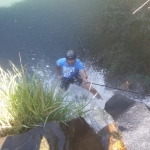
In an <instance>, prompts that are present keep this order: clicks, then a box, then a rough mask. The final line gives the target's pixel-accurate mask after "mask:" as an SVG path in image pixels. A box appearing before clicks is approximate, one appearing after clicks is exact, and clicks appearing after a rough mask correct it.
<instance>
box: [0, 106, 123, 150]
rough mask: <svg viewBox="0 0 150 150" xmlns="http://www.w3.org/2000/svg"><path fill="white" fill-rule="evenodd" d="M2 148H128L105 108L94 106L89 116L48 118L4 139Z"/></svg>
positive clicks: (39, 149) (86, 149) (108, 149)
mask: <svg viewBox="0 0 150 150" xmlns="http://www.w3.org/2000/svg"><path fill="white" fill-rule="evenodd" d="M0 147H1V150H6V149H8V150H114V149H115V150H126V148H125V145H124V142H123V139H122V135H121V132H120V131H119V129H118V127H117V125H116V124H115V123H114V120H113V119H112V117H111V116H110V115H109V114H108V113H107V112H106V111H105V110H103V109H100V108H98V107H95V106H94V108H93V110H92V112H91V113H90V115H89V118H88V117H86V118H82V117H80V118H76V119H73V120H71V121H69V122H67V124H64V123H60V122H48V123H47V124H46V126H45V127H44V126H43V125H42V124H41V125H40V126H38V127H35V128H34V129H32V130H30V131H28V132H27V133H24V134H21V135H17V136H9V137H5V138H1V139H0Z"/></svg>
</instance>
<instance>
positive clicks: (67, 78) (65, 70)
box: [56, 50, 102, 99]
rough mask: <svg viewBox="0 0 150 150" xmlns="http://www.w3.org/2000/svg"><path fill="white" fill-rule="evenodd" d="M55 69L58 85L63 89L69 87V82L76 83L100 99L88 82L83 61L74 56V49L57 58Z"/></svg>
mask: <svg viewBox="0 0 150 150" xmlns="http://www.w3.org/2000/svg"><path fill="white" fill-rule="evenodd" d="M56 69H57V73H58V78H59V80H60V87H61V88H62V89H64V90H65V91H66V90H67V89H68V88H69V85H70V84H76V85H78V86H80V87H82V88H84V89H86V90H88V91H90V92H91V93H92V94H93V95H94V97H96V98H97V99H102V97H101V95H100V94H99V93H98V91H97V90H96V89H94V88H93V87H92V86H91V84H90V83H89V82H88V80H87V78H88V76H87V74H86V71H85V70H84V66H83V63H82V62H81V61H80V60H79V59H77V58H76V53H75V51H73V50H69V51H67V53H66V57H65V58H60V59H59V60H57V62H56Z"/></svg>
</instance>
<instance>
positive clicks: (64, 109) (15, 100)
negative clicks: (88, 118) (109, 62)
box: [0, 63, 84, 136]
mask: <svg viewBox="0 0 150 150" xmlns="http://www.w3.org/2000/svg"><path fill="white" fill-rule="evenodd" d="M11 68H12V71H11V72H10V71H7V72H6V71H4V70H3V69H2V68H1V67H0V106H1V109H0V136H6V135H12V134H19V133H23V132H25V131H27V130H28V129H30V128H32V127H34V126H36V125H38V123H46V122H47V121H63V122H66V121H68V120H70V119H72V118H75V117H77V116H79V115H82V114H83V113H84V111H83V109H84V104H76V103H75V102H74V101H67V100H66V97H67V95H65V96H62V93H61V92H60V91H59V90H57V88H56V86H52V87H49V86H48V85H47V86H46V85H45V84H44V79H41V78H39V76H38V75H37V74H36V73H34V74H33V75H32V76H30V75H29V74H28V72H27V71H26V69H25V68H23V67H22V69H18V68H17V67H15V65H14V64H12V63H11Z"/></svg>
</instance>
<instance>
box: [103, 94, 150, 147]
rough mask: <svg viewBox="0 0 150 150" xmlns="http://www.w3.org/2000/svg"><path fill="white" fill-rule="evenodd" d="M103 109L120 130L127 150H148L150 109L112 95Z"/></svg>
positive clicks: (149, 145)
mask: <svg viewBox="0 0 150 150" xmlns="http://www.w3.org/2000/svg"><path fill="white" fill-rule="evenodd" d="M105 109H106V111H107V112H109V113H110V114H111V115H112V117H113V118H114V120H115V122H116V123H117V125H118V127H119V129H120V131H122V135H123V138H124V142H125V144H126V146H127V149H128V150H150V143H149V140H150V110H149V108H148V107H147V106H146V105H145V104H143V103H140V102H134V101H133V100H131V99H128V98H125V97H124V96H121V95H114V96H113V97H112V98H111V99H110V100H108V101H107V104H106V106H105Z"/></svg>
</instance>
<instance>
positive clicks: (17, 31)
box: [0, 0, 150, 121]
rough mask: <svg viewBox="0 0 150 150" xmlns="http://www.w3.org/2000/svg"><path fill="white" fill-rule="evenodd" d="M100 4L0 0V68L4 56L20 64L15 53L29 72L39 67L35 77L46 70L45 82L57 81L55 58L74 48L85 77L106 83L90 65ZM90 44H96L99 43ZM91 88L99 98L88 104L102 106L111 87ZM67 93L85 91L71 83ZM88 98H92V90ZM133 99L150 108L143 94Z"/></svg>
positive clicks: (77, 0)
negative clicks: (99, 95) (83, 68)
mask: <svg viewBox="0 0 150 150" xmlns="http://www.w3.org/2000/svg"><path fill="white" fill-rule="evenodd" d="M104 7H105V1H103V0H92V1H91V0H86V1H85V0H0V52H1V53H0V66H2V67H3V68H4V69H7V68H9V65H8V60H10V61H12V62H13V63H14V64H15V65H17V66H20V59H19V53H20V55H21V58H22V63H23V64H27V65H28V67H29V69H30V70H31V71H34V70H35V69H36V68H37V67H38V68H39V69H40V71H39V72H38V73H39V75H40V76H44V75H45V74H47V78H46V79H47V80H46V82H47V83H48V84H51V83H52V82H53V80H57V74H56V69H55V62H56V60H57V59H59V58H61V57H64V56H65V52H66V51H67V50H69V49H74V50H76V51H77V54H78V57H79V58H80V59H81V60H82V61H83V62H84V63H85V68H86V70H87V74H88V77H89V78H88V80H89V81H90V82H93V83H97V84H100V85H105V82H104V76H103V70H101V68H97V67H96V66H94V65H93V62H95V61H96V60H95V59H94V58H92V56H91V55H89V52H92V50H93V49H92V47H93V45H91V43H94V42H93V41H94V38H95V37H97V34H98V33H97V29H99V30H101V29H100V28H99V27H100V24H101V21H100V20H101V13H102V11H103V9H104ZM91 41H92V42H91ZM95 44H96V46H97V47H100V43H95ZM96 46H95V45H94V47H96ZM97 55H98V54H97ZM93 86H94V87H95V88H96V89H97V90H98V91H99V93H100V94H101V96H102V98H103V100H100V101H97V100H96V99H94V104H93V105H94V106H95V105H97V106H99V107H101V108H104V106H105V103H106V101H107V100H108V99H110V98H111V97H112V96H113V95H114V93H115V92H116V91H115V90H112V89H108V88H105V87H103V86H98V85H93ZM69 91H71V95H70V97H71V98H72V97H74V98H76V100H77V101H80V97H85V96H86V95H88V94H89V93H88V92H87V91H85V90H83V89H81V88H80V87H77V86H75V85H71V86H70V88H69ZM128 96H130V97H131V95H128ZM88 99H92V95H91V94H89V95H88ZM133 99H135V98H133ZM135 100H136V101H143V102H144V103H146V104H147V105H148V106H150V103H149V101H150V100H149V98H148V97H147V98H146V99H141V98H140V99H139V98H136V99H135ZM110 121H111V119H110Z"/></svg>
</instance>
